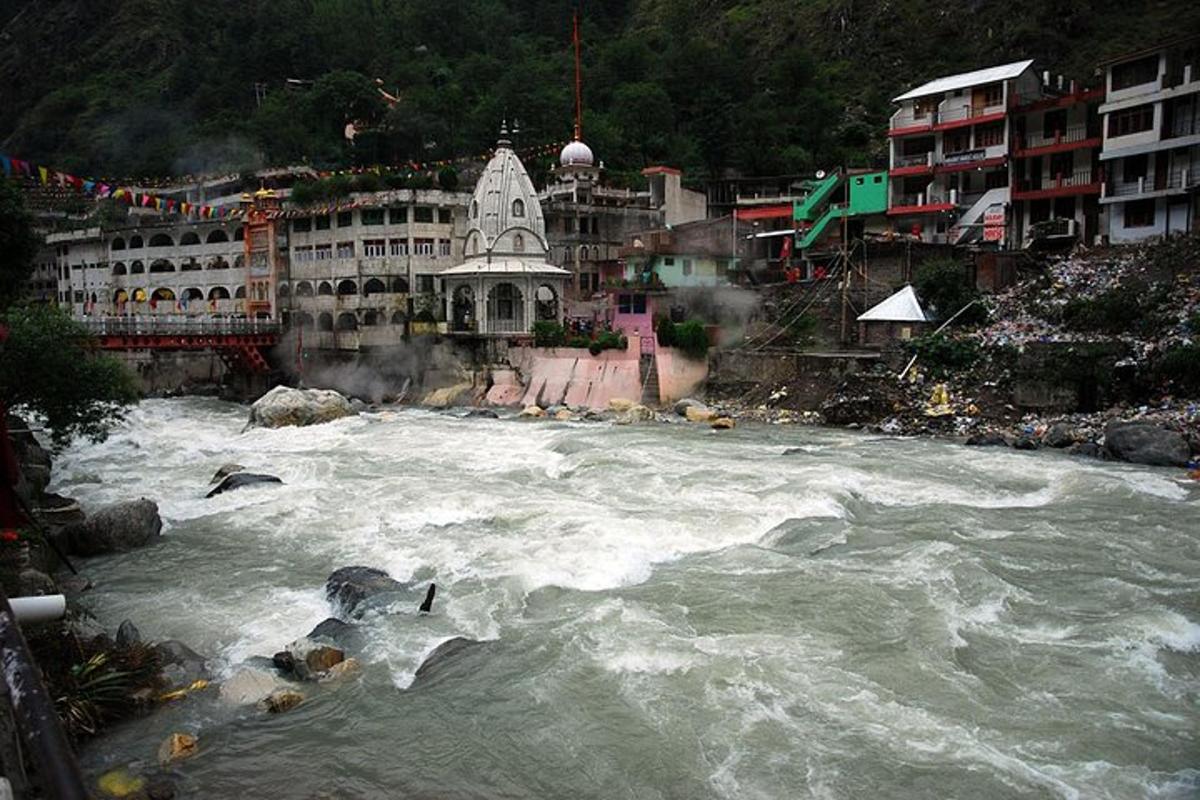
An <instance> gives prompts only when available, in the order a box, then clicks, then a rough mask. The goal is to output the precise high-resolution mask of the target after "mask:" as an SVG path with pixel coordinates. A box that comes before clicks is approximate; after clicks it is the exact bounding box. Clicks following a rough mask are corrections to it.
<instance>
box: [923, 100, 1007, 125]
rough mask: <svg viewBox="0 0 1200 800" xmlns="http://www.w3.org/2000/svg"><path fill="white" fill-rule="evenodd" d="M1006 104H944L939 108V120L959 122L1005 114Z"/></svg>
mask: <svg viewBox="0 0 1200 800" xmlns="http://www.w3.org/2000/svg"><path fill="white" fill-rule="evenodd" d="M1003 113H1004V105H1003V104H1001V105H997V106H973V105H971V104H969V103H964V104H963V105H957V106H944V107H942V108H939V109H938V122H939V123H941V122H957V121H959V120H965V119H978V118H979V117H988V116H991V115H993V114H1003Z"/></svg>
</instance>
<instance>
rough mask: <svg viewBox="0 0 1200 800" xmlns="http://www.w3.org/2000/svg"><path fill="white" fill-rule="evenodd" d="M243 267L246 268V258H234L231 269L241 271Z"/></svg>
mask: <svg viewBox="0 0 1200 800" xmlns="http://www.w3.org/2000/svg"><path fill="white" fill-rule="evenodd" d="M244 266H246V257H245V256H238V257H237V258H235V259H234V260H233V268H234V269H241V268H242V267H244Z"/></svg>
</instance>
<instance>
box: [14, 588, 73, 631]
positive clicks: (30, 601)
mask: <svg viewBox="0 0 1200 800" xmlns="http://www.w3.org/2000/svg"><path fill="white" fill-rule="evenodd" d="M8 605H9V607H10V608H12V610H13V616H14V617H16V619H17V622H19V623H21V624H22V625H24V624H27V623H36V622H49V621H50V620H53V619H61V618H62V615H63V614H65V613H66V612H67V598H65V597H63V596H62V595H61V594H47V595H43V596H41V597H12V598H9V601H8Z"/></svg>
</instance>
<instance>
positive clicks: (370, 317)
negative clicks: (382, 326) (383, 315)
mask: <svg viewBox="0 0 1200 800" xmlns="http://www.w3.org/2000/svg"><path fill="white" fill-rule="evenodd" d="M362 324H363V326H364V327H366V326H367V325H378V324H379V314H378V313H376V312H375V310H374V309H368V310H367V311H364V312H363V321H362Z"/></svg>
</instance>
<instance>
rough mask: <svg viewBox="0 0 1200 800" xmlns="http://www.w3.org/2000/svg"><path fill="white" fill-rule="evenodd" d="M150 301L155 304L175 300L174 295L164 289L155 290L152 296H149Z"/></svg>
mask: <svg viewBox="0 0 1200 800" xmlns="http://www.w3.org/2000/svg"><path fill="white" fill-rule="evenodd" d="M150 299H151V300H154V301H156V302H159V303H162V302H172V301H174V300H175V293H174V292H173V291H171V290H170V289H167V288H166V287H163V288H161V289H155V290H154V294H152V295H150Z"/></svg>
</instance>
